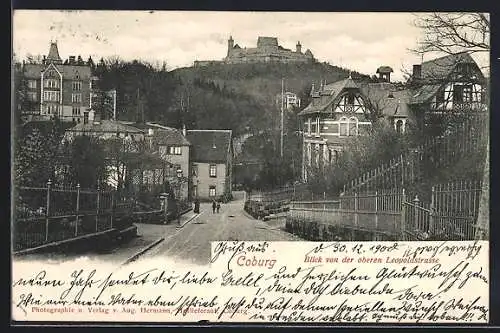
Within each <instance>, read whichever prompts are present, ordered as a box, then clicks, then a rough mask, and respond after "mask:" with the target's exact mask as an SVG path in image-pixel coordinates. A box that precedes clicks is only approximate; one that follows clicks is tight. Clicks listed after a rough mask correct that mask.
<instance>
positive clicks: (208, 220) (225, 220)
mask: <svg viewBox="0 0 500 333" xmlns="http://www.w3.org/2000/svg"><path fill="white" fill-rule="evenodd" d="M220 240H245V241H264V240H266V241H294V240H299V239H298V238H297V237H295V236H293V235H291V234H289V233H287V232H284V231H282V230H280V229H279V228H278V227H273V226H270V225H269V224H268V223H267V222H263V221H260V220H255V219H253V218H252V217H250V216H249V215H248V214H246V213H245V212H244V211H243V198H242V197H236V198H235V200H233V201H231V202H229V203H227V204H222V206H221V210H220V212H219V213H215V214H214V213H212V207H211V204H210V203H202V204H201V206H200V215H199V216H197V217H195V218H194V219H193V220H192V221H191V222H190V223H187V224H186V225H185V226H184V227H183V228H181V229H178V230H177V232H176V233H175V234H173V235H168V234H167V235H166V237H165V241H163V242H162V243H160V244H159V245H158V246H156V247H154V248H153V249H151V250H150V251H148V252H147V253H146V254H145V255H144V258H150V257H153V256H154V257H156V256H163V257H168V258H172V259H182V260H185V261H189V262H192V263H195V264H206V263H208V261H209V260H210V242H212V241H220Z"/></svg>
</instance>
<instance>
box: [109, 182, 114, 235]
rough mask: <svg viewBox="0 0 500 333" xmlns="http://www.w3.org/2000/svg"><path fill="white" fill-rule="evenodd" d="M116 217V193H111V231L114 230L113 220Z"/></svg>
mask: <svg viewBox="0 0 500 333" xmlns="http://www.w3.org/2000/svg"><path fill="white" fill-rule="evenodd" d="M114 217H115V191H113V190H112V191H111V218H110V220H111V225H110V226H109V228H110V229H113V219H114Z"/></svg>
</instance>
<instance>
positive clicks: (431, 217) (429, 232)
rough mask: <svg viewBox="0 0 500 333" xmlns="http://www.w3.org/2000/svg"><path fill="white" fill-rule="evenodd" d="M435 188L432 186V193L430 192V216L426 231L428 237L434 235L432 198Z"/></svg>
mask: <svg viewBox="0 0 500 333" xmlns="http://www.w3.org/2000/svg"><path fill="white" fill-rule="evenodd" d="M435 194H436V193H435V188H434V186H432V192H431V207H430V214H429V230H427V233H428V234H429V235H432V234H434V196H435Z"/></svg>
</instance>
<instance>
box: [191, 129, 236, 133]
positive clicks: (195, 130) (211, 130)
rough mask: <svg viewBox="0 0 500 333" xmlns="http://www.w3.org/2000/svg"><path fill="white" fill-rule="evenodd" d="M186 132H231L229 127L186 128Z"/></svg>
mask: <svg viewBox="0 0 500 333" xmlns="http://www.w3.org/2000/svg"><path fill="white" fill-rule="evenodd" d="M187 131H188V132H232V131H233V130H230V129H224V130H222V129H188V130H187Z"/></svg>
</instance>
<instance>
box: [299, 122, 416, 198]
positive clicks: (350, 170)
mask: <svg viewBox="0 0 500 333" xmlns="http://www.w3.org/2000/svg"><path fill="white" fill-rule="evenodd" d="M410 142H411V136H410V135H401V134H398V133H396V131H394V129H393V128H392V126H390V125H389V124H387V123H386V122H385V121H379V122H376V123H375V124H374V125H373V128H372V130H371V132H370V133H369V135H365V136H357V137H353V138H349V139H348V141H347V142H346V145H345V146H344V150H343V151H342V152H341V153H340V155H339V158H338V161H337V163H334V164H332V165H331V166H328V167H327V168H325V169H324V170H319V169H316V168H310V169H309V173H310V175H311V176H310V177H309V181H308V183H309V184H310V185H312V187H313V188H314V189H315V190H316V191H318V193H322V192H327V193H335V194H339V193H340V192H341V191H342V188H343V186H344V185H345V184H346V183H348V182H349V181H351V180H352V179H354V178H356V177H357V176H359V175H360V174H362V173H363V172H366V171H367V170H371V169H373V168H376V167H377V166H379V165H380V163H382V162H384V161H388V160H390V159H391V158H394V157H396V156H398V155H399V154H401V153H403V152H404V151H406V150H407V149H408V148H409V147H410Z"/></svg>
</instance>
